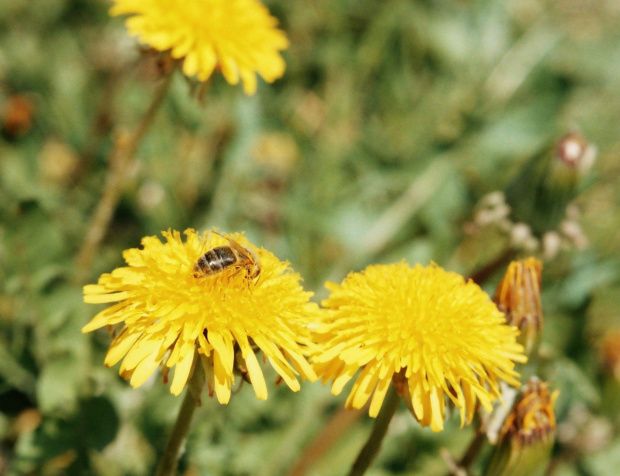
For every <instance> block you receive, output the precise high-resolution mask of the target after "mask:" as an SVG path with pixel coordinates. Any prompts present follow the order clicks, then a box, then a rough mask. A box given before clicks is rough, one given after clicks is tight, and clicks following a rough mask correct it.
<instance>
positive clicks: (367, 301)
mask: <svg viewBox="0 0 620 476" xmlns="http://www.w3.org/2000/svg"><path fill="white" fill-rule="evenodd" d="M326 286H327V288H328V289H329V290H330V291H331V295H330V296H329V298H328V299H327V300H325V301H323V306H324V307H325V308H327V309H328V310H329V312H327V313H325V314H324V315H323V316H322V318H321V322H320V323H319V325H318V326H317V328H316V330H315V332H316V336H315V341H316V342H317V344H318V351H317V354H316V355H314V356H313V364H314V368H315V370H316V371H317V375H318V376H319V377H320V378H322V379H323V382H324V383H325V382H326V381H328V380H333V383H332V393H334V394H335V395H337V394H339V393H340V392H341V391H342V389H343V387H344V386H345V384H346V383H347V382H348V381H349V380H351V379H352V378H353V377H354V376H355V375H356V373H357V372H358V371H359V370H360V369H361V372H360V374H359V376H358V377H357V379H356V381H355V384H354V385H353V389H352V390H351V393H350V394H349V397H348V400H347V402H346V406H347V407H348V408H361V407H362V406H363V405H364V404H365V403H366V402H367V401H368V399H369V398H370V397H371V395H372V400H371V403H370V409H369V414H370V416H373V417H375V416H377V414H378V413H379V409H380V407H381V404H382V403H383V399H384V397H385V395H386V393H387V391H388V388H389V386H390V384H391V383H393V384H395V385H396V387H397V389H398V390H399V393H400V394H401V395H402V396H403V399H404V400H405V403H407V406H408V407H409V409H410V410H411V411H412V413H413V414H414V416H415V417H416V418H417V419H418V420H419V421H420V423H421V424H422V425H423V426H429V425H430V427H431V428H432V429H433V431H440V430H442V429H443V421H444V411H445V396H446V395H447V396H448V398H449V399H450V400H451V401H452V402H453V403H454V405H455V406H456V407H458V408H460V409H461V425H463V424H464V423H465V422H466V421H467V422H471V420H472V418H473V413H474V411H475V409H476V402H477V401H478V400H479V401H480V402H481V403H482V405H483V406H484V407H485V408H487V409H489V410H490V409H491V402H492V401H493V400H494V399H496V398H498V397H499V396H500V381H501V380H504V381H506V382H507V383H509V384H511V385H518V384H519V382H518V381H517V380H516V378H517V377H518V374H517V373H516V372H515V370H514V366H515V364H514V362H525V360H526V358H525V356H524V355H523V347H522V346H521V345H520V344H518V343H517V342H516V338H517V335H518V330H517V329H516V328H514V327H510V326H508V325H506V323H505V319H504V316H503V314H502V313H501V312H499V311H498V309H497V307H496V306H495V305H494V304H493V302H492V301H491V300H490V298H489V296H487V294H485V293H484V292H483V291H482V290H481V289H480V287H478V285H476V284H475V283H473V282H472V281H469V282H465V280H464V279H463V277H461V276H460V275H458V274H456V273H452V272H447V271H444V270H443V269H441V268H440V267H439V266H437V265H435V264H433V265H431V266H428V267H423V266H420V265H416V266H414V267H413V268H412V267H410V266H409V265H408V264H406V263H404V262H401V263H397V264H392V265H374V266H369V267H368V268H366V269H365V270H364V271H363V272H361V273H351V274H349V276H347V278H346V279H345V280H344V281H343V282H342V284H335V283H327V284H326Z"/></svg>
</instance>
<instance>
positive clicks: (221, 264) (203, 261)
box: [194, 231, 261, 283]
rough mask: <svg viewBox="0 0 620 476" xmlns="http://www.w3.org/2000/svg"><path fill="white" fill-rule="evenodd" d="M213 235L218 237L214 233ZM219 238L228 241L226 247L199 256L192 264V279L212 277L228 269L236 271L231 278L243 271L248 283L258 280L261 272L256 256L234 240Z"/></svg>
mask: <svg viewBox="0 0 620 476" xmlns="http://www.w3.org/2000/svg"><path fill="white" fill-rule="evenodd" d="M213 233H215V234H217V235H220V234H219V233H217V232H216V231H214V232H213ZM220 236H221V237H222V238H226V239H227V240H228V246H217V247H215V248H211V249H210V250H209V251H207V252H206V253H205V254H203V255H201V256H200V258H198V261H196V264H194V277H196V278H200V277H201V276H213V275H216V274H219V273H222V272H224V271H227V270H229V269H235V270H236V271H235V272H234V273H233V274H232V275H231V276H234V275H235V274H237V273H238V272H240V271H245V277H246V279H247V280H248V283H249V282H250V281H251V280H253V279H256V278H258V276H259V275H260V272H261V268H260V263H259V260H258V255H257V254H256V253H254V251H252V250H250V249H248V248H245V247H243V246H241V245H240V244H239V243H237V242H236V241H235V240H233V239H230V238H227V237H225V236H223V235H220Z"/></svg>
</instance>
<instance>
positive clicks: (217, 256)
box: [194, 246, 238, 276]
mask: <svg viewBox="0 0 620 476" xmlns="http://www.w3.org/2000/svg"><path fill="white" fill-rule="evenodd" d="M237 261H238V258H237V255H236V254H235V252H234V251H233V250H232V249H231V247H230V246H218V247H217V248H213V249H210V250H209V251H207V252H206V253H205V254H204V255H202V256H201V257H200V258H198V261H197V262H196V264H195V265H194V272H195V273H197V274H199V275H200V274H202V275H204V276H209V275H212V274H217V273H221V272H222V271H224V270H225V269H226V268H228V267H229V266H232V265H234V264H235V263H237Z"/></svg>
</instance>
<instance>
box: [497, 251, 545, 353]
mask: <svg viewBox="0 0 620 476" xmlns="http://www.w3.org/2000/svg"><path fill="white" fill-rule="evenodd" d="M541 272H542V263H541V262H540V261H538V260H537V259H535V258H527V259H524V260H520V261H513V262H512V263H510V265H509V266H508V269H507V270H506V274H505V275H504V278H503V279H502V281H501V283H500V284H499V286H498V287H497V291H496V292H495V298H494V301H495V304H496V305H497V307H498V309H499V310H500V311H502V312H503V313H504V314H505V315H506V321H507V322H508V324H510V325H511V326H515V327H517V328H518V329H519V331H521V335H520V336H519V338H518V342H519V343H521V344H522V345H523V347H524V348H525V355H531V354H532V352H533V351H534V350H535V349H536V347H537V346H538V341H539V340H540V334H541V332H542V326H543V314H542V305H541V302H540V287H541Z"/></svg>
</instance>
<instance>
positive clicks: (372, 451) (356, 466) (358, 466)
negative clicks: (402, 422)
mask: <svg viewBox="0 0 620 476" xmlns="http://www.w3.org/2000/svg"><path fill="white" fill-rule="evenodd" d="M399 399H400V396H399V395H398V391H397V390H396V387H395V386H394V385H390V389H389V390H388V393H387V395H386V397H385V400H384V402H383V405H382V406H381V411H380V412H379V415H378V416H377V419H376V420H375V426H374V427H373V429H372V433H371V434H370V437H369V438H368V441H367V442H366V444H365V445H364V447H363V448H362V450H361V451H360V454H359V455H357V459H356V460H355V463H353V466H352V467H351V471H350V472H349V476H361V475H363V474H364V473H365V472H366V470H367V469H368V468H369V467H370V465H371V464H372V462H373V461H374V459H375V457H376V456H377V453H379V449H380V448H381V443H382V442H383V438H384V437H385V434H386V433H387V429H388V426H389V425H390V422H391V421H392V417H393V416H394V413H395V412H396V407H397V406H398V401H399Z"/></svg>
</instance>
